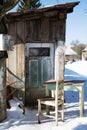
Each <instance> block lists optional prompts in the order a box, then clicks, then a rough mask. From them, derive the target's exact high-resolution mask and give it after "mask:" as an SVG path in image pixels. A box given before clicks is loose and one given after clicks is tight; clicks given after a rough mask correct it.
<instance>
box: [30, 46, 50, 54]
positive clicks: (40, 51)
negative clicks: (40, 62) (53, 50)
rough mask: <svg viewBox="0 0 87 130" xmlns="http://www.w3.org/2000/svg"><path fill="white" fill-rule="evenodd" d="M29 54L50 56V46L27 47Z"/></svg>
mask: <svg viewBox="0 0 87 130" xmlns="http://www.w3.org/2000/svg"><path fill="white" fill-rule="evenodd" d="M29 56H50V48H29Z"/></svg>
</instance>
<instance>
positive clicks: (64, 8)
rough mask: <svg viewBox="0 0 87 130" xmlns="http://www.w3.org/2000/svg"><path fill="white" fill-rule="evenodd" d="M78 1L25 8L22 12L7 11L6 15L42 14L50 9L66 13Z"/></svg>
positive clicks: (71, 10) (71, 9) (70, 10)
mask: <svg viewBox="0 0 87 130" xmlns="http://www.w3.org/2000/svg"><path fill="white" fill-rule="evenodd" d="M79 3H80V2H79V1H78V2H70V3H65V4H58V5H53V6H48V7H44V8H38V9H37V8H35V9H33V10H27V11H22V12H9V13H7V16H10V17H15V16H16V17H17V16H18V17H19V16H21V15H22V16H23V15H25V14H28V16H29V14H30V16H31V15H34V14H37V15H38V14H41V15H42V14H43V13H45V12H51V11H57V12H58V11H59V12H60V11H66V13H71V12H73V8H74V7H75V6H76V5H78V4H79Z"/></svg>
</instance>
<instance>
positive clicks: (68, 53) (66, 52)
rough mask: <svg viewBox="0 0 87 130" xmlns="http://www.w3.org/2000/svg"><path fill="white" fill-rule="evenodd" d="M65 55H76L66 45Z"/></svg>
mask: <svg viewBox="0 0 87 130" xmlns="http://www.w3.org/2000/svg"><path fill="white" fill-rule="evenodd" d="M65 55H77V53H76V52H75V51H74V50H72V49H71V48H70V47H69V46H68V47H65Z"/></svg>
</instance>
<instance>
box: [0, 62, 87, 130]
mask: <svg viewBox="0 0 87 130" xmlns="http://www.w3.org/2000/svg"><path fill="white" fill-rule="evenodd" d="M65 79H78V80H82V79H85V80H86V82H85V84H84V99H85V100H84V116H83V117H80V116H79V93H78V92H65V99H66V104H65V121H64V122H62V121H61V117H59V124H58V126H56V125H55V121H54V119H49V118H44V119H42V123H41V124H38V121H37V107H36V108H33V107H29V108H25V115H23V114H22V110H21V109H20V108H19V107H18V104H19V103H20V102H19V101H18V100H17V99H14V100H11V101H10V103H11V109H8V110H7V118H6V119H5V120H4V121H3V122H1V123H0V130H65V129H66V130H87V61H78V62H73V63H71V64H67V65H66V66H65Z"/></svg>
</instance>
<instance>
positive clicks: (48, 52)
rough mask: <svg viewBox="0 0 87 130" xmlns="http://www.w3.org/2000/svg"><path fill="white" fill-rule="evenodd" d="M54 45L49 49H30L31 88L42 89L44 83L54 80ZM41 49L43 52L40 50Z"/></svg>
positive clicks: (40, 47) (35, 47)
mask: <svg viewBox="0 0 87 130" xmlns="http://www.w3.org/2000/svg"><path fill="white" fill-rule="evenodd" d="M52 47H53V46H52V44H51V45H49V44H47V47H46V46H45V44H44V46H43V47H42V46H41V45H40V46H39V45H38V44H37V46H33V45H31V46H30V47H29V87H30V88H34V87H41V86H42V84H43V83H44V81H46V80H49V79H52V78H53V76H54V74H53V73H54V72H53V48H52ZM40 49H41V50H40Z"/></svg>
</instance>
